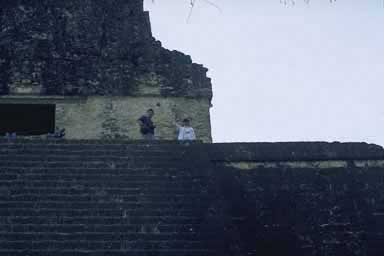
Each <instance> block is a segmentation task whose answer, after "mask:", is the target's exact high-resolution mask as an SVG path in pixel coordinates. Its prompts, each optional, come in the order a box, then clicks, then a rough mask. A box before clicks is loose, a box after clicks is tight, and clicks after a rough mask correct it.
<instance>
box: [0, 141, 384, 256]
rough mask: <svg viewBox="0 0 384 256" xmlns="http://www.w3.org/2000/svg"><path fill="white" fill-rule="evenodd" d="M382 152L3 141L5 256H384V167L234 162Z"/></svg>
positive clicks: (355, 147)
mask: <svg viewBox="0 0 384 256" xmlns="http://www.w3.org/2000/svg"><path fill="white" fill-rule="evenodd" d="M250 150H254V151H250ZM382 151H383V149H382V148H381V147H379V146H376V145H369V144H361V143H346V144H340V143H329V144H327V143H271V144H269V143H261V144H260V143H253V144H252V143H246V144H244V143H234V144H225V145H224V144H213V145H211V144H198V143H194V144H192V145H180V144H178V143H176V142H169V141H168V142H161V141H160V142H153V143H150V142H143V141H142V142H132V141H127V142H126V141H62V140H52V141H38V140H34V141H18V140H16V141H5V140H1V141H0V255H13V256H14V255H52V254H54V255H58V256H63V255H87V256H89V255H111V256H117V255H141V256H144V255H146V256H147V255H167V256H169V255H178V256H180V255H185V256H187V255H188V256H198V255H201V256H202V255H204V256H206V255H211V256H216V255H217V256H219V255H220V256H225V255H228V256H229V255H231V256H246V255H247V256H249V255H251V256H252V255H254V256H256V255H257V256H270V255H282V256H284V255H287V256H288V255H289V256H290V255H313V256H344V255H345V256H381V255H384V247H383V246H382V245H383V243H384V196H383V195H384V168H383V167H382V163H381V161H377V166H374V165H372V164H371V165H366V166H365V167H357V166H355V165H348V166H347V167H345V168H334V167H328V168H318V167H308V168H306V167H300V168H291V167H288V166H283V165H281V166H280V165H277V166H276V167H273V168H271V167H269V168H264V167H259V168H254V169H252V168H248V169H246V170H241V169H236V168H232V167H228V166H227V165H226V164H227V163H228V160H229V159H231V161H234V162H236V159H238V160H241V161H245V160H247V159H248V161H252V160H253V161H261V162H262V159H260V157H261V156H265V157H268V161H273V160H276V161H283V160H284V159H285V160H288V159H289V160H291V161H296V160H297V161H305V160H308V161H311V160H324V161H326V160H327V157H329V159H330V160H341V159H348V160H352V159H354V158H353V157H356V158H357V159H360V160H374V159H376V160H384V155H383V154H382ZM245 152H251V154H249V155H248V156H247V158H239V156H240V155H241V154H240V153H243V154H244V153H245ZM289 152H295V153H296V154H295V155H294V156H296V157H298V158H297V159H295V158H294V157H292V154H289ZM208 153H209V154H208ZM252 154H253V155H252ZM274 154H275V155H274ZM287 154H288V156H289V158H286V155H287ZM311 154H313V156H312V157H311ZM213 156H214V157H215V158H210V157H213ZM244 159H245V160H244ZM329 159H328V160H329ZM371 163H373V162H371Z"/></svg>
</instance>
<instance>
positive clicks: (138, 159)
mask: <svg viewBox="0 0 384 256" xmlns="http://www.w3.org/2000/svg"><path fill="white" fill-rule="evenodd" d="M101 160H102V161H126V162H128V161H129V162H134V163H142V162H154V161H158V162H160V163H163V162H172V161H183V157H182V156H177V157H176V156H172V155H165V156H158V155H154V156H152V155H142V156H129V155H125V156H124V155H121V156H115V155H109V156H108V155H103V156H94V155H86V156H84V155H69V154H63V155H54V154H39V155H26V154H18V155H0V161H5V162H7V161H9V162H10V161H27V162H32V161H43V162H62V161H77V162H78V161H86V162H99V161H101Z"/></svg>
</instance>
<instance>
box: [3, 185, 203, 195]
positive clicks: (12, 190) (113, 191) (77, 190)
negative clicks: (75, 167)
mask: <svg viewBox="0 0 384 256" xmlns="http://www.w3.org/2000/svg"><path fill="white" fill-rule="evenodd" d="M0 190H1V191H2V193H6V194H8V195H20V194H68V195H70V194H75V195H80V194H83V195H89V194H99V195H100V196H101V197H102V196H105V195H106V194H107V195H108V194H109V195H110V196H112V195H113V196H120V195H142V194H146V193H149V194H159V195H163V194H164V195H195V196H198V195H199V194H200V193H201V192H203V191H202V188H201V187H197V186H196V187H188V188H174V187H170V186H141V187H140V186H136V187H125V186H115V187H114V186H109V187H103V186H98V185H94V186H85V185H79V184H74V185H73V186H60V187H42V188H41V187H30V186H29V187H22V186H16V187H11V186H9V187H1V188H0Z"/></svg>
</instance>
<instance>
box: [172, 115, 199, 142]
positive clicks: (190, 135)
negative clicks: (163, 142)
mask: <svg viewBox="0 0 384 256" xmlns="http://www.w3.org/2000/svg"><path fill="white" fill-rule="evenodd" d="M176 127H177V131H178V132H179V135H178V136H177V139H178V140H180V141H188V140H195V139H196V135H195V130H193V128H192V127H191V124H190V121H189V119H187V118H185V119H184V120H183V123H182V125H181V126H180V125H178V124H176Z"/></svg>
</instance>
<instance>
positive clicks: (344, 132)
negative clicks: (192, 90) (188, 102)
mask: <svg viewBox="0 0 384 256" xmlns="http://www.w3.org/2000/svg"><path fill="white" fill-rule="evenodd" d="M146 1H147V2H146V4H145V8H146V9H147V10H149V11H150V16H151V22H152V30H153V34H154V36H155V37H156V38H157V39H158V40H160V41H161V42H162V43H163V45H164V47H166V48H168V49H172V50H173V49H175V50H179V51H182V52H184V53H186V54H188V55H191V56H192V59H193V61H194V62H197V63H201V64H204V66H206V67H207V68H209V73H208V75H209V77H211V78H212V83H213V93H214V98H213V107H212V109H211V121H212V132H213V139H214V141H215V142H224V141H225V142H232V141H254V142H259V141H342V142H345V141H365V142H369V143H376V144H381V145H384V99H383V97H384V95H383V93H384V89H383V85H384V7H383V1H382V0H344V1H341V0H338V1H337V2H336V3H333V4H330V2H329V0H312V1H311V4H309V5H308V4H305V3H304V1H303V0H297V1H296V5H284V4H280V0H210V1H212V2H214V3H215V4H217V5H218V6H220V8H221V11H218V10H217V9H216V8H214V7H212V6H211V5H209V4H208V3H207V2H205V1H204V0H197V1H196V5H195V8H194V10H193V13H192V16H191V19H190V20H189V22H188V23H187V22H186V19H187V17H188V12H189V2H190V0H155V3H152V1H151V0H146Z"/></svg>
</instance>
